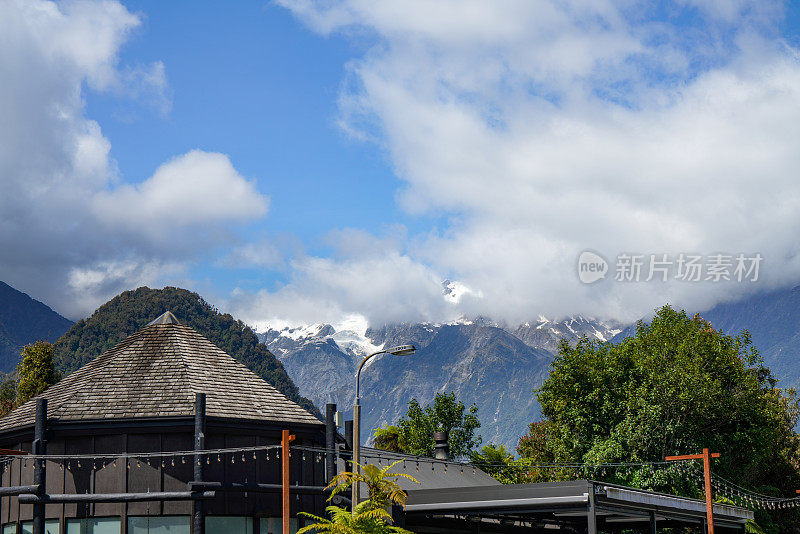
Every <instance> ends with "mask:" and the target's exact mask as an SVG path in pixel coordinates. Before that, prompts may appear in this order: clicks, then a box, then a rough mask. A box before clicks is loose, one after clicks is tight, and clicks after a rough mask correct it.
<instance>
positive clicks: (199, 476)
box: [192, 393, 206, 534]
mask: <svg viewBox="0 0 800 534" xmlns="http://www.w3.org/2000/svg"><path fill="white" fill-rule="evenodd" d="M205 448H206V394H205V393H196V394H195V396H194V450H195V455H194V481H195V482H202V481H203V463H204V462H205V455H204V454H201V453H200V451H202V450H204V449H205ZM205 531H206V513H205V504H204V503H203V501H202V500H200V499H195V500H194V501H193V502H192V534H205Z"/></svg>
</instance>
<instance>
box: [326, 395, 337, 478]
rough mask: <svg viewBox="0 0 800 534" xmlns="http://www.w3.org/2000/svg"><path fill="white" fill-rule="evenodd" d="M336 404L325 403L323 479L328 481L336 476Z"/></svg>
mask: <svg viewBox="0 0 800 534" xmlns="http://www.w3.org/2000/svg"><path fill="white" fill-rule="evenodd" d="M335 417H336V405H335V404H326V405H325V449H326V452H325V481H326V482H330V481H331V480H333V477H334V476H336V457H335V455H334V449H335V448H336V421H334V418H335Z"/></svg>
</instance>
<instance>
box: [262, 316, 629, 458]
mask: <svg viewBox="0 0 800 534" xmlns="http://www.w3.org/2000/svg"><path fill="white" fill-rule="evenodd" d="M621 329H622V326H621V325H618V324H616V323H609V322H603V321H598V320H593V319H587V318H584V317H570V318H568V319H565V320H563V321H552V320H549V319H547V318H545V317H539V318H538V319H536V320H535V321H530V322H526V323H522V324H518V325H513V326H508V325H503V324H500V323H497V322H493V321H491V320H489V319H486V318H479V319H476V320H472V321H459V322H455V323H450V324H433V323H417V324H410V323H402V324H395V325H386V326H382V327H380V328H368V327H367V326H366V324H365V323H358V322H356V323H354V324H345V325H343V326H340V327H339V328H338V329H337V328H335V327H334V326H332V325H329V324H320V325H311V326H305V327H300V328H283V329H280V330H276V329H267V330H265V331H263V332H261V333H260V334H259V337H260V338H261V339H262V340H263V341H264V343H265V344H266V345H267V347H268V348H269V349H270V351H272V352H273V353H274V354H275V355H276V356H278V358H280V359H281V361H282V362H283V365H284V367H286V370H287V372H288V373H289V376H291V377H292V379H293V380H294V382H295V383H296V384H297V386H298V388H300V391H301V392H303V394H304V395H306V396H308V397H309V398H310V399H311V400H312V401H314V403H315V404H317V406H322V405H323V404H325V403H327V402H335V403H337V404H338V405H339V406H340V407H341V409H343V410H348V407H350V406H352V403H353V397H354V389H355V386H354V377H355V374H356V370H357V367H358V365H359V363H360V362H361V360H362V358H363V357H364V356H365V355H366V354H368V353H371V352H375V351H377V350H380V349H381V348H384V347H386V348H388V347H393V346H396V345H402V344H408V343H411V344H414V345H415V346H416V347H417V352H416V354H414V355H413V356H409V357H399V356H390V355H388V356H387V355H384V356H379V357H377V358H376V359H375V360H374V361H372V362H371V363H370V364H369V365H368V367H367V368H365V370H364V371H363V373H362V378H361V398H362V410H361V414H362V428H363V429H364V430H363V433H362V439H364V440H367V439H368V438H369V437H370V432H371V430H372V429H373V428H376V427H377V426H380V425H383V424H386V423H394V422H396V421H397V419H398V418H399V417H400V416H401V415H402V414H403V413H405V409H406V406H407V404H408V401H409V400H410V399H411V398H416V399H418V400H420V401H421V402H428V401H430V400H431V399H433V397H434V396H435V395H436V393H438V392H451V391H452V392H455V394H456V397H457V398H458V399H459V400H461V401H462V402H464V403H465V404H467V405H471V404H473V403H474V404H475V405H476V406H477V407H478V417H479V419H480V421H481V429H480V434H481V436H482V438H483V441H484V443H489V442H493V443H503V444H506V445H507V446H510V447H511V448H513V447H515V446H516V441H517V439H518V438H519V436H520V435H521V434H522V432H524V430H525V428H527V425H528V423H530V422H531V421H534V420H536V419H537V418H538V417H539V405H538V403H537V402H536V397H535V395H534V394H533V390H534V389H535V388H537V387H539V385H541V383H542V381H543V380H544V379H545V378H546V377H547V375H548V373H549V370H550V363H551V361H552V360H553V356H554V352H555V351H556V350H557V347H558V343H559V340H560V339H561V338H565V339H567V340H568V341H570V342H575V341H577V340H578V339H579V338H580V337H582V336H589V337H591V338H594V339H598V340H601V341H605V340H608V339H610V338H611V337H613V336H614V335H616V334H618V333H619V332H620V331H621Z"/></svg>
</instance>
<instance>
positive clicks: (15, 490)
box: [0, 484, 39, 497]
mask: <svg viewBox="0 0 800 534" xmlns="http://www.w3.org/2000/svg"><path fill="white" fill-rule="evenodd" d="M24 493H34V494H36V493H39V485H38V484H33V485H32V486H8V487H5V488H0V497H6V496H9V495H22V494H24Z"/></svg>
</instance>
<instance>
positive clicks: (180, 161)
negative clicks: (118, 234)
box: [93, 150, 268, 234]
mask: <svg viewBox="0 0 800 534" xmlns="http://www.w3.org/2000/svg"><path fill="white" fill-rule="evenodd" d="M267 205H268V203H267V199H266V198H265V197H263V196H262V195H261V194H260V193H259V192H258V190H257V189H256V187H255V184H254V183H252V182H248V181H247V180H245V179H244V178H242V176H240V175H239V173H238V172H236V169H234V168H233V165H232V164H231V162H230V160H229V159H228V156H226V155H225V154H217V153H209V152H202V151H200V150H193V151H191V152H188V153H186V154H183V155H181V156H178V157H176V158H174V159H172V160H171V161H169V162H167V163H164V164H163V165H161V166H160V167H159V168H158V169H156V172H155V173H154V174H153V176H151V177H150V178H148V179H147V180H145V181H144V182H142V183H141V184H137V185H122V186H118V187H115V188H113V189H111V190H110V191H103V192H99V193H97V194H96V195H95V197H94V202H93V208H94V213H95V214H96V215H97V217H98V218H99V219H101V220H103V221H105V222H107V223H110V224H118V225H121V226H124V227H129V228H136V229H139V230H144V229H146V230H147V231H148V232H151V233H153V234H157V233H159V232H164V231H165V230H166V231H167V232H169V229H170V228H172V227H176V226H177V227H182V226H193V227H194V226H209V225H214V224H216V223H217V222H218V221H220V220H233V221H235V220H243V221H245V220H249V219H252V218H258V217H262V216H264V215H265V214H266V212H267ZM132 206H136V209H135V210H132V209H130V208H131V207H132Z"/></svg>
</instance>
